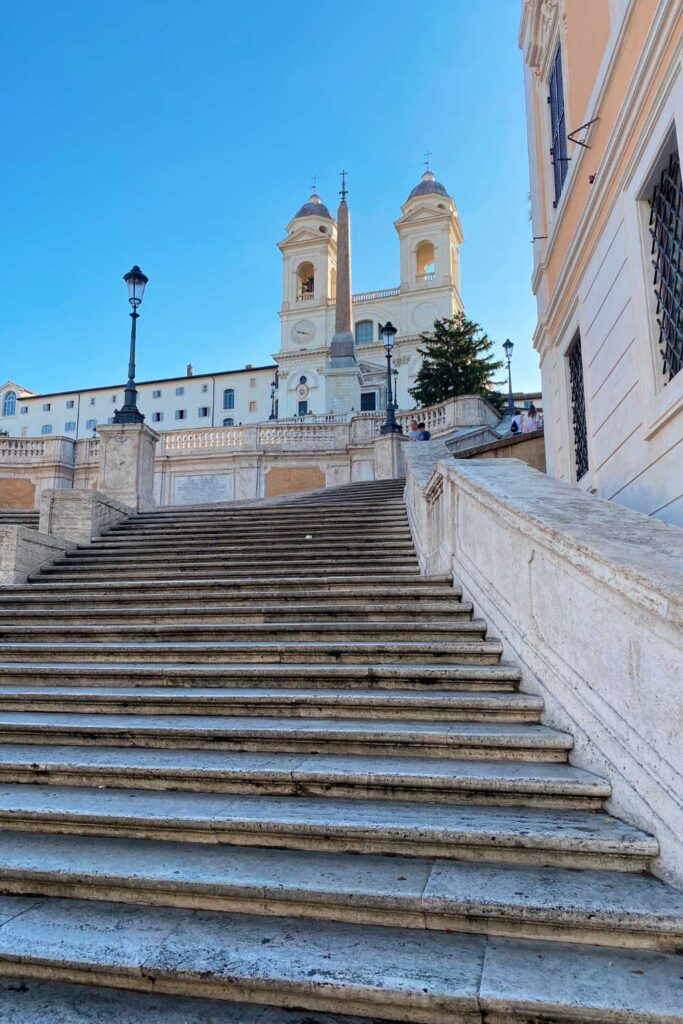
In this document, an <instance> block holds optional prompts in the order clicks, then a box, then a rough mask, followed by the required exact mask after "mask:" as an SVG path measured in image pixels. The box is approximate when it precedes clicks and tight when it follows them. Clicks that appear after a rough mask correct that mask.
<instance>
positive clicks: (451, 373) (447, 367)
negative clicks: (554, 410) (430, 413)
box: [410, 313, 506, 412]
mask: <svg viewBox="0 0 683 1024" xmlns="http://www.w3.org/2000/svg"><path fill="white" fill-rule="evenodd" d="M420 341H421V342H422V347H421V348H418V352H419V354H420V355H421V356H422V366H421V367H420V369H419V371H418V374H417V377H416V379H415V387H413V388H411V390H410V394H411V395H412V397H413V398H414V399H415V401H416V402H417V403H418V404H419V405H435V404H436V403H437V402H443V401H444V400H445V399H446V398H455V397H456V396H457V395H481V396H482V397H483V398H487V399H488V400H489V402H491V404H492V405H494V406H495V408H496V409H497V410H498V411H499V412H502V411H503V409H504V408H505V401H506V400H505V396H504V395H502V394H501V393H500V392H498V391H496V390H495V388H494V383H493V379H492V378H493V375H494V374H495V373H496V372H497V371H498V370H500V369H501V367H502V366H503V362H502V360H496V359H494V357H493V356H492V355H491V354H490V353H491V351H492V349H493V342H492V341H491V339H490V338H489V337H488V335H487V334H486V333H485V332H484V331H483V330H482V328H481V327H480V326H479V324H477V323H475V322H474V320H468V319H467V317H466V316H465V314H464V313H456V314H455V316H453V317H450V318H444V319H442V320H436V321H435V323H434V329H433V331H431V332H429V333H425V334H421V335H420Z"/></svg>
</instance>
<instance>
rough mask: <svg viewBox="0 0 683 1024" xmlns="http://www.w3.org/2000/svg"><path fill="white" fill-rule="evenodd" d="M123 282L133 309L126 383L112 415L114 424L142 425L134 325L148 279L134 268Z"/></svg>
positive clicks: (125, 275) (124, 276)
mask: <svg viewBox="0 0 683 1024" xmlns="http://www.w3.org/2000/svg"><path fill="white" fill-rule="evenodd" d="M123 280H124V281H125V282H126V284H127V285H128V301H129V302H130V304H131V306H132V307H133V308H132V310H131V314H130V316H131V320H132V323H131V327H130V356H129V358H128V383H127V384H126V391H125V394H124V396H123V406H122V407H121V408H120V409H117V410H116V412H115V413H114V423H143V422H144V419H145V417H144V416H143V414H142V413H141V412H140V410H139V409H138V403H137V399H138V393H137V389H136V387H135V340H136V324H137V319H138V317H139V315H140V314H139V313H138V306H139V305H140V303H141V302H142V296H143V295H144V292H145V285H146V284H147V281H148V280H149V278H148V277H146V276H145V274H143V273H142V271H141V270H140V268H139V267H138V266H134V267H133V268H132V269H131V270H129V271H128V273H127V274H124V275H123Z"/></svg>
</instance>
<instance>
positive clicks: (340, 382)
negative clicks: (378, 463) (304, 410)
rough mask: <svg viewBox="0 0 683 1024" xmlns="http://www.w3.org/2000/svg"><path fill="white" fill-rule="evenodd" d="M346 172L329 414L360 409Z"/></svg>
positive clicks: (328, 389) (327, 376)
mask: <svg viewBox="0 0 683 1024" xmlns="http://www.w3.org/2000/svg"><path fill="white" fill-rule="evenodd" d="M347 194H348V192H347V188H346V171H342V187H341V191H340V195H341V202H340V203H339V209H338V211H337V270H336V282H337V289H336V308H335V315H334V334H333V335H332V341H331V342H330V359H329V362H328V364H327V367H326V370H325V380H326V404H327V408H328V410H329V411H330V412H333V413H347V412H348V413H350V412H358V411H359V409H360V372H359V370H358V363H357V362H356V342H355V338H354V335H353V330H352V329H351V306H352V297H351V217H350V214H349V206H348V203H347V202H346V196H347Z"/></svg>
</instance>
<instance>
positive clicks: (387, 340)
mask: <svg viewBox="0 0 683 1024" xmlns="http://www.w3.org/2000/svg"><path fill="white" fill-rule="evenodd" d="M380 331H381V334H382V341H383V342H384V348H385V349H386V353H387V418H386V419H385V421H384V423H383V424H382V426H381V427H380V429H379V432H380V434H402V433H403V427H401V426H399V424H398V423H397V422H396V406H395V404H394V399H393V394H392V386H391V378H392V374H391V353H392V350H393V347H394V338H395V337H396V328H395V327H394V325H393V324H392V322H391V321H390V320H387V322H386V323H385V325H384V327H380Z"/></svg>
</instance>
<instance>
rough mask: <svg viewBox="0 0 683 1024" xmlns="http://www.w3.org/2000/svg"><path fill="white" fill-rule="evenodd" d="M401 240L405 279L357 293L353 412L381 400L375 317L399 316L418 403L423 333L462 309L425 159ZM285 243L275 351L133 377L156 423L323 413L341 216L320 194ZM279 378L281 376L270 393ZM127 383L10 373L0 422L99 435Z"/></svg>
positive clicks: (3, 426)
mask: <svg viewBox="0 0 683 1024" xmlns="http://www.w3.org/2000/svg"><path fill="white" fill-rule="evenodd" d="M394 226H395V229H396V231H397V232H398V236H399V240H400V254H401V255H400V268H399V271H398V273H397V277H398V278H399V283H398V284H397V285H396V286H395V287H393V288H385V289H383V290H378V291H369V292H362V293H360V294H356V295H354V296H353V303H352V306H353V316H352V329H353V332H354V336H355V341H356V355H357V361H358V369H359V373H360V395H359V400H358V405H359V408H356V407H355V406H354V405H353V404H352V405H350V407H349V408H348V409H347V410H345V411H346V413H347V414H348V416H349V417H351V416H352V415H353V414H354V413H357V412H361V411H364V412H371V411H380V410H381V409H384V408H386V360H385V352H384V346H383V345H382V343H381V339H380V337H379V325H380V323H384V322H386V321H387V320H391V321H392V323H393V324H394V325H395V326H396V327H397V328H398V335H397V337H396V343H395V349H394V368H395V369H396V370H397V371H398V374H397V377H396V385H397V394H398V404H399V408H401V409H412V408H413V407H414V406H415V402H414V400H413V399H412V398H411V397H410V395H409V393H408V391H409V388H411V387H412V386H413V384H414V382H415V377H416V374H417V371H418V369H419V366H420V362H421V358H420V356H419V355H418V353H417V346H418V344H419V341H418V335H419V334H420V332H422V331H427V330H429V329H430V328H431V327H432V325H433V323H434V321H435V320H436V319H437V318H439V317H448V316H452V315H453V314H454V313H455V312H456V311H459V310H461V309H462V302H461V299H460V290H459V281H460V270H459V259H460V258H459V247H460V244H461V242H462V240H463V236H462V229H461V227H460V219H459V217H458V212H457V209H456V206H455V203H454V201H453V199H452V198H451V197H450V196H449V195H448V193H447V191H446V189H445V187H444V186H443V185H442V184H441V183H440V182H438V181H437V180H436V179H435V177H434V174H433V173H432V172H431V171H430V170H427V171H425V172H424V174H423V175H422V180H421V181H420V182H419V183H418V184H417V185H416V186H415V188H413V190H412V191H411V192H410V194H409V196H408V198H407V199H406V201H405V203H404V204H403V206H402V207H401V216H400V217H399V218H398V220H397V221H396V222H395V225H394ZM286 231H287V234H286V237H285V238H284V239H283V240H282V241H281V242H280V243H279V249H280V251H281V252H282V260H283V285H282V304H281V308H280V319H281V341H280V348H279V351H278V352H277V353H276V354H275V356H274V358H275V360H276V362H275V363H274V364H269V365H266V366H251V365H249V364H247V366H246V367H243V368H240V369H234V370H226V371H222V372H218V373H205V374H196V375H193V374H192V373H191V368H190V367H188V371H190V372H188V373H187V374H186V375H185V376H184V377H172V378H165V379H161V380H150V381H142V382H140V383H138V385H137V388H138V405H139V408H140V410H141V411H142V412H143V413H144V415H145V418H146V422H147V423H148V424H149V426H151V427H152V428H153V429H154V430H156V431H158V432H165V431H168V430H184V429H192V428H202V427H221V426H226V427H232V426H239V425H241V424H253V423H263V422H264V421H266V420H269V419H270V418H271V416H272V415H273V413H275V415H276V416H277V417H278V418H280V419H282V418H291V417H295V416H296V417H300V416H309V417H310V416H323V415H326V414H327V413H329V412H330V399H329V396H328V395H327V393H326V372H327V370H328V366H327V363H328V359H329V347H330V341H331V338H332V335H333V333H334V320H335V275H336V269H337V263H336V257H337V224H336V221H335V219H334V218H333V217H332V215H331V213H330V212H329V210H328V209H327V207H326V206H324V204H323V203H322V201H321V200H320V198H319V196H317V195H313V196H311V197H310V199H309V200H308V202H307V203H305V204H304V205H303V206H302V207H301V209H300V210H299V211H298V213H297V214H296V215H295V216H294V217H293V218H292V220H291V221H290V222H289V224H288V225H287V228H286ZM273 384H275V386H276V392H275V394H273V393H272V389H273ZM123 391H124V385H123V383H120V384H116V385H111V386H107V387H100V388H85V389H82V390H73V391H64V392H59V393H54V394H40V395H39V394H36V393H35V392H32V391H29V390H27V389H26V388H25V387H22V386H20V385H18V384H16V383H15V382H13V381H11V380H10V381H7V382H6V383H5V385H4V386H3V387H2V388H0V431H5V432H7V433H8V434H9V435H10V437H45V436H50V435H52V436H60V437H67V438H71V439H79V438H87V437H92V435H93V432H94V430H95V428H96V427H97V425H98V424H102V423H108V422H111V420H112V417H113V415H114V412H115V410H116V409H117V408H118V407H119V406H120V405H121V404H122V403H123Z"/></svg>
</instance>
